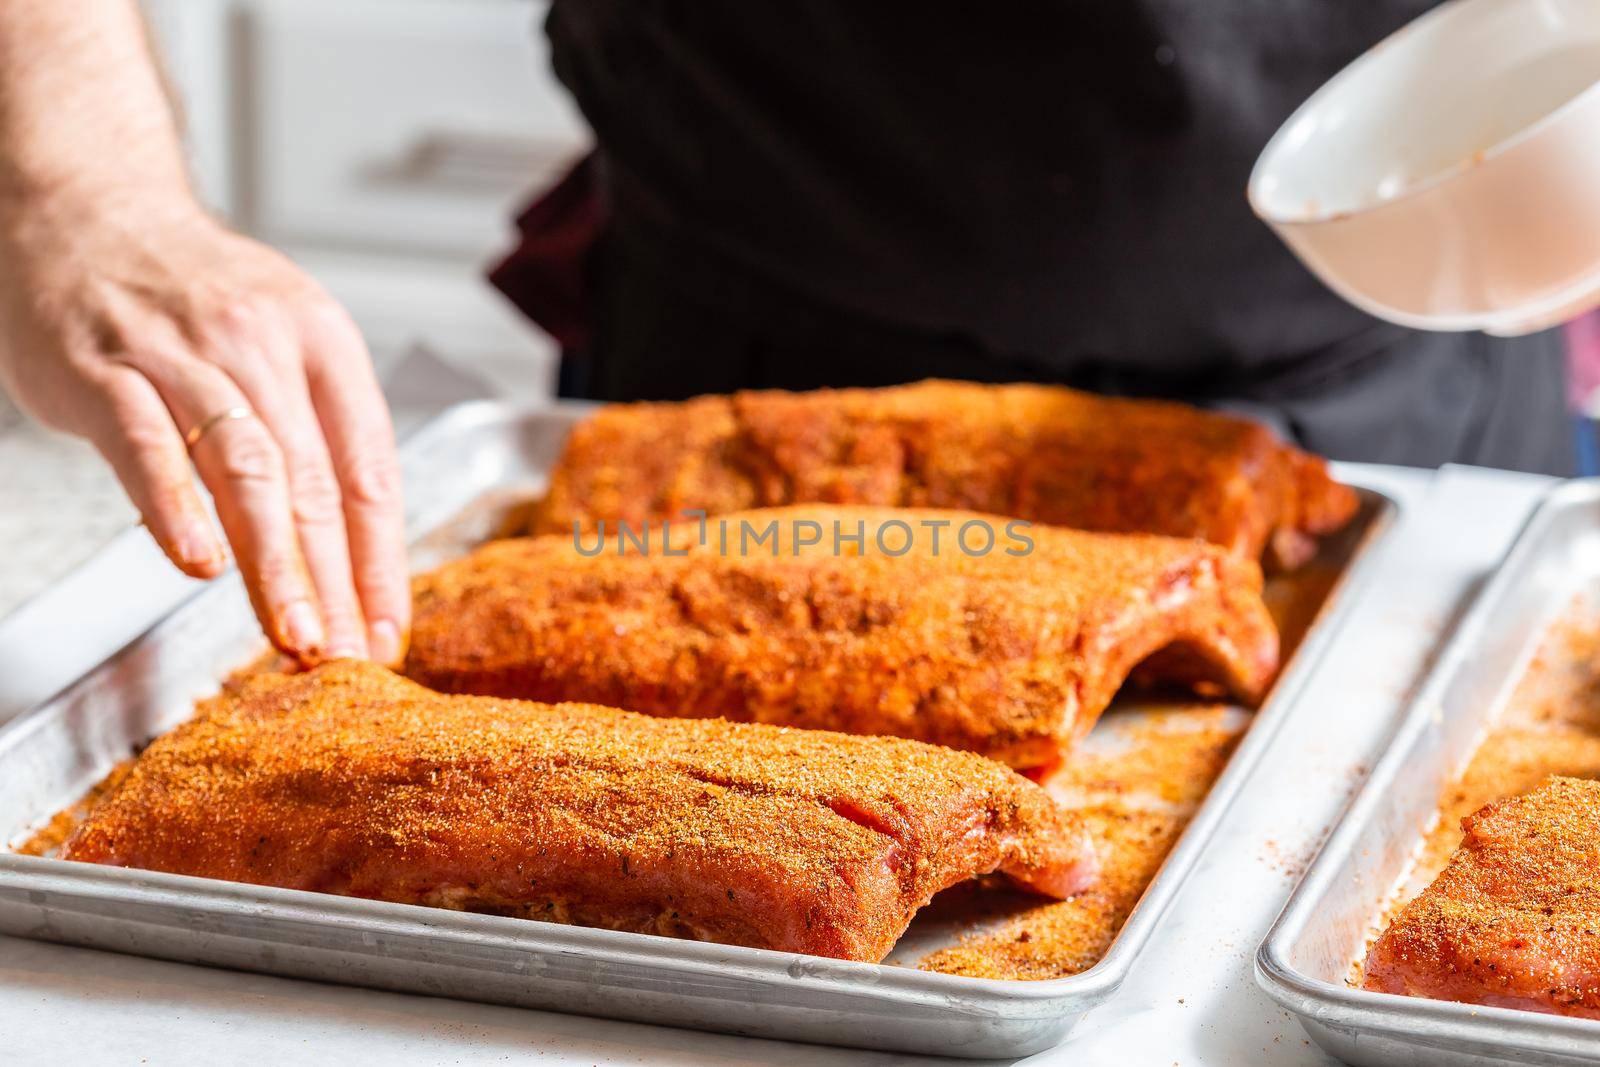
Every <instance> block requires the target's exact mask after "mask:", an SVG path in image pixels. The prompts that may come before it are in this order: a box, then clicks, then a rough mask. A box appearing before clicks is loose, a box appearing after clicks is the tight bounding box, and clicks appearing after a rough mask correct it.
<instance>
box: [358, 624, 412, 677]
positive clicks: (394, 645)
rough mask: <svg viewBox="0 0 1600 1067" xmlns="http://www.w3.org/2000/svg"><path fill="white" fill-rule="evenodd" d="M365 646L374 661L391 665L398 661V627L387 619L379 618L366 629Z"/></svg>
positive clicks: (400, 649)
mask: <svg viewBox="0 0 1600 1067" xmlns="http://www.w3.org/2000/svg"><path fill="white" fill-rule="evenodd" d="M367 648H368V650H369V651H370V652H371V653H372V659H373V662H374V663H382V664H383V665H384V666H387V667H393V666H395V665H397V664H398V663H399V662H400V656H401V653H402V652H403V651H404V650H403V649H402V648H401V647H400V627H398V626H396V625H395V624H394V623H392V622H390V621H389V620H388V619H379V620H378V621H377V622H375V623H373V624H372V626H371V627H369V628H368V629H367Z"/></svg>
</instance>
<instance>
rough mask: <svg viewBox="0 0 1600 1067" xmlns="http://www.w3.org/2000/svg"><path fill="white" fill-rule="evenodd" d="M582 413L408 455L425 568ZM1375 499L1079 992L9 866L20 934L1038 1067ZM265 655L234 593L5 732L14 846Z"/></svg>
mask: <svg viewBox="0 0 1600 1067" xmlns="http://www.w3.org/2000/svg"><path fill="white" fill-rule="evenodd" d="M585 410H586V409H585V408H583V407H581V406H557V407H553V408H545V409H539V410H534V411H527V410H515V409H511V408H508V407H505V406H502V405H499V404H496V403H492V402H479V403H472V404H466V405H462V406H460V407H457V408H453V409H451V410H450V411H449V412H447V413H445V414H444V415H443V416H441V417H440V418H439V419H438V420H436V421H435V422H433V423H432V424H430V425H429V426H428V427H426V428H425V429H424V430H422V431H421V432H419V433H418V434H417V435H416V436H415V437H413V438H412V439H411V440H410V441H408V442H407V444H406V446H405V447H404V448H403V449H402V463H403V466H404V473H405V482H406V488H407V497H408V516H407V519H408V530H409V531H410V533H411V535H412V537H413V538H414V539H415V540H414V541H413V545H414V550H413V563H414V564H416V565H417V566H429V565H432V564H434V563H436V562H438V561H439V560H440V559H442V558H444V557H447V556H450V555H453V554H455V553H458V552H459V551H461V550H462V549H463V548H464V547H465V545H466V544H468V543H470V542H472V541H474V540H477V539H480V538H482V537H484V536H488V535H489V534H490V533H491V532H492V517H491V516H492V515H493V514H494V512H495V509H494V508H492V507H488V506H485V505H484V501H485V499H486V498H490V499H491V501H492V499H493V498H496V497H498V499H500V500H501V501H504V500H506V499H507V498H508V497H509V496H510V495H512V494H520V495H526V494H528V493H531V492H536V491H539V490H540V489H542V485H543V481H544V477H545V472H546V471H547V470H548V469H549V467H550V466H551V465H552V464H553V463H554V461H555V459H556V457H557V454H558V452H559V449H560V446H561V444H562V441H563V440H564V438H565V436H566V433H567V431H568V429H569V428H570V426H571V425H572V423H573V422H574V421H575V420H576V419H577V418H578V417H580V416H581V415H582V414H583V412H584V411H585ZM1362 497H1363V501H1362V503H1363V507H1362V511H1361V515H1360V518H1359V519H1358V521H1357V522H1356V523H1353V524H1352V526H1351V528H1350V529H1349V530H1347V531H1346V532H1345V533H1343V534H1341V535H1340V536H1339V537H1337V538H1334V539H1331V540H1330V542H1329V543H1328V544H1327V545H1326V546H1325V548H1324V554H1323V556H1322V557H1321V559H1320V560H1319V564H1320V565H1323V566H1330V567H1333V568H1335V569H1336V571H1337V572H1338V574H1339V577H1338V579H1337V580H1336V581H1335V582H1334V584H1333V586H1332V589H1331V590H1330V592H1329V593H1328V594H1327V596H1326V597H1325V599H1324V600H1323V602H1322V605H1321V608H1320V609H1319V611H1318V614H1317V618H1316V621H1315V623H1314V624H1313V625H1312V627H1311V629H1310V631H1309V632H1308V633H1307V635H1306V637H1305V638H1304V639H1303V640H1302V641H1301V643H1300V645H1299V647H1298V649H1297V650H1296V652H1295V653H1294V655H1293V656H1292V658H1291V659H1290V661H1289V663H1288V664H1287V665H1286V667H1285V670H1284V671H1283V673H1282V675H1281V676H1280V677H1279V679H1278V681H1277V683H1276V685H1275V686H1274V689H1273V691H1272V693H1271V694H1270V695H1269V697H1268V698H1267V700H1266V701H1265V702H1264V704H1263V706H1262V707H1261V709H1260V710H1259V711H1258V712H1256V713H1255V717H1254V722H1253V724H1252V725H1251V727H1250V729H1249V730H1248V731H1247V732H1246V733H1245V736H1244V738H1243V739H1242V740H1241V742H1240V743H1239V745H1238V747H1237V749H1236V750H1235V752H1234V754H1233V756H1232V758H1231V760H1230V761H1229V763H1228V766H1227V768H1226V769H1225V770H1224V772H1223V773H1222V775H1221V777H1220V778H1219V779H1218V780H1217V782H1216V783H1215V785H1214V786H1213V788H1212V790H1211V791H1210V793H1209V795H1208V797H1207V799H1206V800H1205V802H1204V803H1203V804H1202V805H1201V806H1200V808H1199V809H1198V810H1197V811H1196V813H1195V814H1194V816H1193V818H1192V820H1191V821H1190V823H1189V826H1188V828H1187V829H1186V830H1185V832H1184V833H1183V835H1182V837H1181V838H1180V839H1179V840H1178V842H1177V844H1176V846H1175V847H1174V848H1173V850H1172V852H1171V853H1170V854H1169V856H1168V858H1167V860H1166V862H1165V864H1164V866H1163V867H1162V869H1161V871H1160V872H1159V873H1158V874H1157V876H1156V878H1155V879H1154V880H1153V881H1152V882H1151V884H1150V886H1149V887H1148V889H1147V890H1146V892H1145V894H1144V896H1143V898H1142V899H1141V901H1140V903H1139V905H1138V906H1137V907H1136V908H1135V909H1134V911H1133V913H1132V915H1131V916H1130V917H1129V919H1128V921H1127V922H1126V923H1125V924H1124V925H1123V927H1122V930H1121V931H1120V933H1119V935H1118V936H1117V938H1116V941H1115V942H1114V944H1113V945H1112V946H1111V948H1110V950H1109V951H1108V952H1107V954H1106V955H1105V957H1104V958H1103V959H1102V960H1101V961H1100V962H1099V963H1098V964H1097V965H1096V966H1094V967H1093V968H1091V969H1089V970H1087V971H1084V972H1083V973H1081V974H1078V975H1074V976H1071V977H1066V978H1060V979H1054V980H1048V981H1004V980H996V979H981V978H968V977H962V976H955V975H948V974H940V973H933V972H928V971H921V970H917V969H915V968H914V967H910V966H898V965H894V964H892V963H890V964H865V963H853V962H845V961H839V960H830V959H821V958H817V957H808V956H801V955H795V954H790V953H781V952H773V951H766V950H759V949H747V948H738V947H728V946H722V945H711V944H701V943H696V942H691V941H681V940H672V939H668V938H661V937H652V936H647V935H643V934H631V933H618V932H614V931H607V930H591V929H584V928H578V927H567V926H559V925H556V924H551V923H541V922H530V921H527V920H522V919H512V918H503V917H497V916H492V915H476V914H466V913H459V912H451V911H442V910H438V909H431V908H424V907H417V906H411V905H404V904H391V903H384V902H380V901H370V900H358V899H349V898H341V897H336V896H327V895H321V894H314V893H307V892H300V891H292V890H283V889H273V888H265V887H258V886H249V885H238V884H232V883H226V882H218V881H211V880H207V879H201V878H192V877H185V876H179V875H170V874H162V873H156V872H148V871H138V870H127V869H122V868H108V867H96V866H93V865H89V864H78V863H67V862H63V861H60V860H54V859H43V858H37V857H31V856H19V855H14V854H12V855H0V932H5V933H11V934H19V935H23V936H28V937H35V938H42V939H47V940H53V941H63V942H68V943H72V944H79V945H88V946H92V947H97V948H104V949H113V950H117V951H122V952H130V953H137V954H142V955H149V956H158V957H163V958H167V959H176V960H183V961H188V962H194V963H207V964H214V965H221V966H227V967H237V968H243V969H248V970H257V971H267V972H271V973H276V974H284V975H291V976H298V977H304V978H312V979H319V980H324V981H333V982H343V983H350V984H358V985H368V986H376V987H380V988H386V989H395V990H402V991H409V992H417V993H427V994H433V995H439V996H452V997H461V998H466V999H474V1000H484V1001H492V1002H498V1003H505V1004H516V1005H526V1006H529V1007H537V1008H546V1009H554V1010H559V1011H569V1012H579V1013H586V1014H593V1015H604V1016H611V1017H616V1018H625V1019H634V1020H640V1021H645V1022H651V1023H662V1024H670V1025H676V1026H685V1027H694V1028H700V1029H707V1030H720V1031H727V1032H731V1033H739V1034H751V1035H758V1036H764V1037H777V1038H789V1039H795V1040H802V1041H813V1042H821V1043H826V1044H839V1045H851V1046H861V1047H869V1048H881V1049H892V1050H900V1051H908V1052H921V1053H937V1054H942V1055H946V1056H950V1055H956V1056H967V1057H992V1056H1015V1055H1022V1054H1026V1053H1030V1052H1035V1051H1038V1050H1040V1049H1044V1048H1047V1047H1049V1046H1051V1045H1053V1044H1055V1043H1057V1042H1058V1041H1060V1040H1061V1039H1062V1038H1063V1037H1064V1036H1065V1035H1066V1033H1067V1032H1068V1031H1069V1030H1070V1029H1071V1028H1072V1026H1073V1024H1074V1023H1076V1022H1077V1020H1078V1019H1079V1018H1080V1017H1081V1016H1082V1015H1083V1014H1084V1013H1085V1012H1086V1011H1088V1010H1089V1009H1090V1008H1092V1007H1094V1006H1095V1005H1097V1004H1099V1003H1101V1002H1102V1001H1104V1000H1106V999H1107V998H1108V997H1110V996H1111V995H1112V994H1113V993H1115V992H1116V990H1117V988H1118V986H1120V985H1121V983H1122V981H1123V979H1124V977H1125V976H1126V975H1127V973H1128V970H1129V968H1130V966H1131V965H1132V963H1133V960H1134V958H1135V957H1136V956H1137V955H1138V954H1139V951H1140V949H1141V948H1142V947H1143V946H1144V944H1145V943H1146V942H1147V940H1148V939H1149V937H1150V935H1151V932H1152V930H1153V929H1154V928H1155V926H1156V924H1157V923H1158V921H1159V920H1160V918H1161V915H1162V912H1163V911H1165V910H1166V908H1167V905H1168V903H1169V902H1170V901H1171V899H1172V897H1173V895H1174V893H1175V892H1176V890H1177V888H1178V885H1179V883H1180V882H1182V880H1183V879H1184V877H1185V876H1186V875H1187V874H1188V872H1189V870H1190V868H1191V867H1192V866H1193V865H1194V862H1195V860H1196V858H1197V857H1198V855H1199V853H1200V851H1201V849H1202V848H1203V847H1204V846H1205V843H1206V841H1207V839H1208V838H1209V837H1210V836H1211V834H1212V832H1213V831H1214V830H1215V828H1216V826H1217V824H1218V822H1219V821H1220V820H1221V818H1222V817H1223V814H1224V812H1225V810H1226V809H1227V806H1228V804H1229V803H1230V802H1231V801H1232V799H1233V797H1234V795H1235V794H1236V793H1237V792H1238V791H1239V788H1240V786H1241V785H1242V784H1243V780H1244V777H1245V776H1246V775H1247V774H1248V773H1249V771H1250V769H1251V767H1252V765H1253V764H1254V763H1255V762H1256V761H1257V760H1258V758H1259V756H1260V754H1261V752H1262V750H1263V749H1264V748H1265V747H1266V745H1267V743H1268V741H1269V740H1270V739H1271V736H1272V734H1273V733H1275V732H1276V731H1277V729H1278V728H1279V727H1280V726H1281V725H1282V723H1283V721H1284V719H1285V718H1286V717H1287V716H1288V714H1289V712H1290V710H1291V708H1292V706H1293V704H1294V701H1295V697H1296V695H1297V693H1298V692H1299V690H1300V688H1301V687H1302V685H1303V684H1304V683H1305V681H1306V679H1307V677H1308V676H1309V674H1310V672H1311V670H1312V667H1313V666H1314V664H1315V663H1316V661H1317V659H1318V658H1319V656H1320V654H1321V652H1322V650H1323V648H1324V647H1325V646H1326V645H1327V643H1328V641H1329V640H1330V639H1331V638H1332V636H1333V632H1334V629H1335V628H1336V626H1337V625H1338V621H1339V618H1340V617H1341V616H1342V615H1343V614H1344V612H1345V610H1346V609H1347V608H1348V606H1349V604H1350V602H1351V601H1352V600H1353V599H1354V597H1355V595H1356V592H1357V590H1358V589H1359V588H1360V586H1361V585H1362V582H1363V579H1362V575H1363V573H1364V572H1366V571H1367V568H1368V567H1369V565H1370V559H1371V555H1372V553H1371V551H1370V550H1371V548H1372V546H1373V544H1374V543H1375V541H1376V540H1377V539H1378V538H1379V536H1380V534H1381V532H1382V530H1383V529H1384V528H1385V527H1387V526H1388V525H1389V523H1390V521H1391V519H1392V516H1393V512H1394V505H1393V503H1392V502H1390V501H1389V500H1388V499H1387V498H1385V497H1383V496H1381V495H1380V494H1377V493H1374V492H1371V491H1368V490H1362ZM463 509H465V511H466V515H467V516H468V518H467V519H466V520H465V521H463V520H462V518H461V517H460V516H461V515H462V512H463ZM474 516H476V518H473V517H474ZM85 610H92V607H89V606H86V608H85ZM263 650H264V644H263V642H262V639H261V637H260V635H259V633H258V632H257V631H256V629H255V627H254V625H253V622H252V620H251V617H250V613H249V609H248V605H247V602H246V600H245V597H244V593H243V589H242V587H241V585H240V583H239V582H238V580H237V578H233V579H229V580H223V581H219V582H217V583H213V584H212V585H211V586H209V587H207V588H206V589H204V590H202V591H200V592H199V593H197V594H196V595H195V596H194V597H193V598H192V599H191V600H189V601H187V602H185V603H184V604H183V605H181V606H180V607H179V608H177V609H176V610H175V611H174V612H173V613H172V614H171V615H169V616H168V617H167V618H166V619H164V620H163V621H162V622H160V623H158V624H157V625H156V626H155V627H154V628H152V629H151V630H150V631H149V632H148V633H146V634H145V635H144V636H142V637H141V638H139V639H138V640H136V641H135V642H133V643H132V644H131V645H130V646H129V647H127V648H126V649H124V650H123V651H121V652H120V653H118V654H117V655H116V656H114V657H112V658H111V659H110V660H108V661H107V662H106V663H104V664H102V665H101V666H100V667H98V668H96V669H95V670H94V671H92V672H91V673H89V674H88V675H86V676H85V677H84V678H82V679H81V680H80V681H78V682H77V683H76V684H74V685H73V686H71V687H70V688H69V689H67V690H66V691H65V692H63V693H62V694H61V695H60V696H58V697H56V698H55V699H53V700H51V701H50V702H48V703H47V704H45V705H43V706H41V707H39V708H37V709H35V710H34V711H32V712H30V713H28V714H27V715H24V716H22V717H21V718H19V719H17V720H16V721H15V722H13V723H12V724H11V725H10V726H8V727H6V728H5V729H4V730H0V842H6V841H10V842H12V843H16V842H17V841H18V840H19V838H20V837H22V836H23V835H24V834H25V832H26V831H27V830H28V828H30V827H36V826H38V825H39V824H40V823H41V822H42V821H43V820H45V819H47V818H48V817H49V816H50V815H51V814H52V813H54V812H57V811H60V810H62V809H64V808H66V807H68V806H69V805H71V804H73V803H74V802H75V801H77V800H78V798H79V797H81V796H82V795H83V794H84V792H85V791H86V790H87V789H89V787H90V786H92V785H93V784H94V783H95V782H97V781H98V780H99V779H100V778H101V777H102V776H104V775H105V774H106V772H107V771H108V770H109V769H110V768H111V767H112V766H113V765H114V764H115V763H116V762H117V761H119V760H122V759H125V758H127V756H128V755H129V753H130V751H131V748H132V746H134V745H137V744H139V743H142V742H144V741H145V740H147V739H149V738H151V737H153V736H155V735H157V734H159V733H161V732H162V731H164V730H167V729H169V728H170V727H172V726H173V725H175V724H176V723H177V722H179V721H181V720H182V719H184V718H185V717H187V716H188V715H189V714H190V712H191V709H192V705H193V702H194V701H195V700H196V699H197V698H200V697H203V696H206V695H208V694H210V693H212V692H214V691H215V690H216V688H217V685H218V680H219V679H221V678H223V677H224V676H225V675H226V674H228V673H229V672H230V671H232V670H234V669H235V668H237V667H239V666H240V665H242V664H245V663H247V662H249V661H250V660H251V659H253V658H254V657H255V656H257V655H258V654H260V653H261V652H262V651H263ZM939 936H944V937H946V938H948V937H949V936H950V934H949V932H944V933H943V934H940V933H939V932H938V931H933V930H930V929H929V928H927V927H923V928H920V929H919V928H916V927H914V928H913V934H911V935H908V938H907V939H906V940H905V941H903V942H902V945H901V946H900V950H899V951H897V953H896V955H895V956H893V957H892V959H893V960H896V961H899V960H902V959H904V958H906V956H907V945H908V944H911V943H912V942H921V943H922V944H923V945H925V944H926V943H928V942H929V941H930V939H933V940H937V938H938V937H939ZM946 943H948V940H947V941H946ZM920 947H922V946H921V945H919V948H920Z"/></svg>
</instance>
